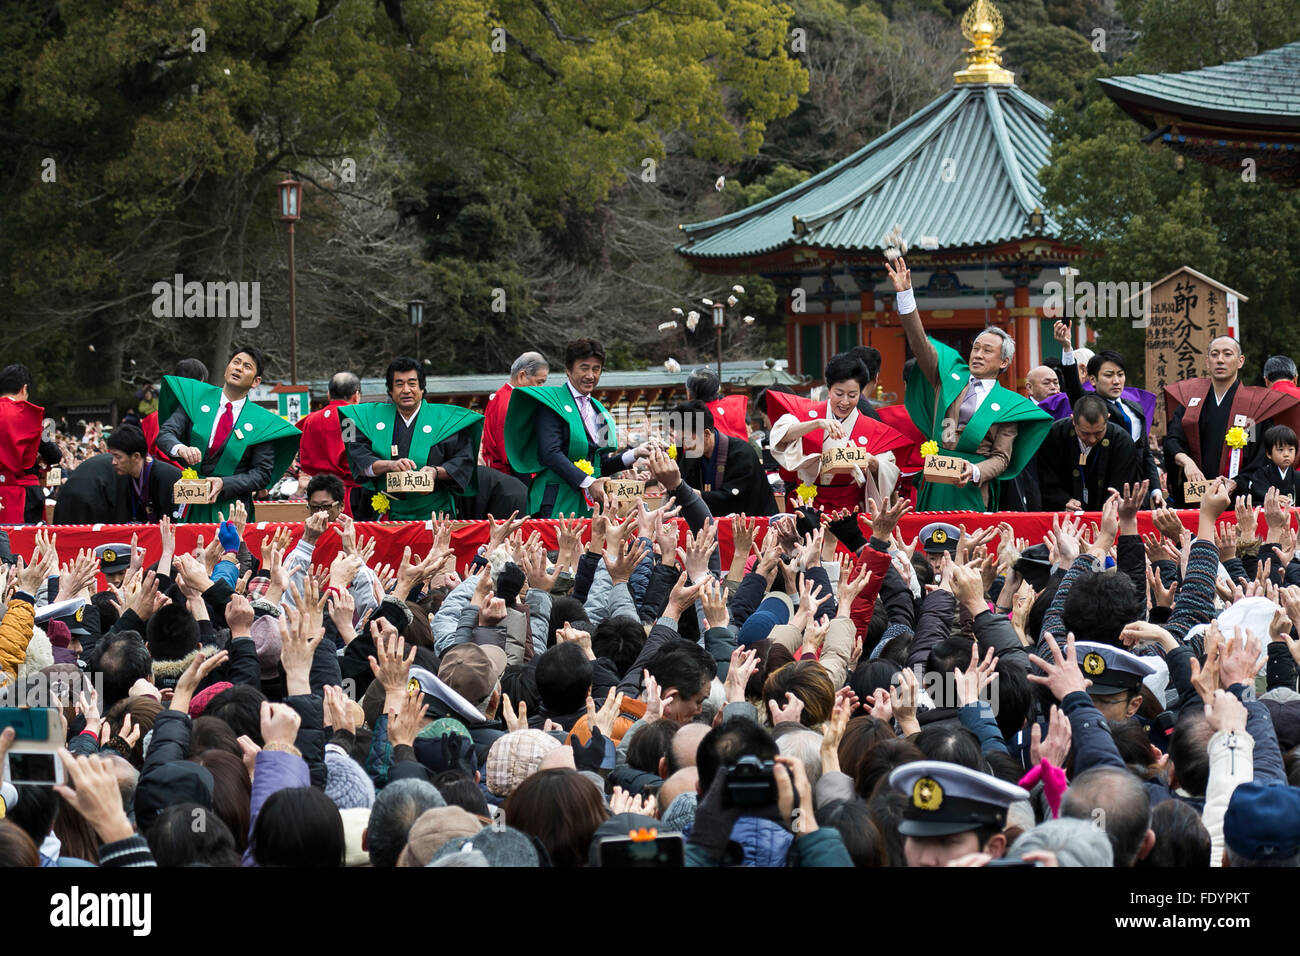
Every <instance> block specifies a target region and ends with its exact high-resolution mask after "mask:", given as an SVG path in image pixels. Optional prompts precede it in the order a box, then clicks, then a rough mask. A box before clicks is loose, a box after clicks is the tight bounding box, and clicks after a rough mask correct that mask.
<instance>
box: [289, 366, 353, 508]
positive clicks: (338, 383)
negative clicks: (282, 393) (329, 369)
mask: <svg viewBox="0 0 1300 956" xmlns="http://www.w3.org/2000/svg"><path fill="white" fill-rule="evenodd" d="M359 401H361V379H359V378H357V376H356V375H354V374H353V373H352V372H336V373H335V374H334V377H333V378H331V379H330V384H329V404H328V405H326V406H325V407H324V408H321V409H317V410H316V411H314V412H312V413H311V414H310V415H307V416H306V417H304V418H300V419H298V421H297V423H296V424H297V425H298V430H299V431H301V432H302V440H301V441H300V442H299V443H298V470H299V473H300V478H299V480H300V482H301V485H302V487H303V488H306V487H307V483H308V482H309V481H310V480H311V479H312V478H313V477H315V476H316V475H334V476H336V477H337V478H339V479H340V480H341V481H342V482H343V513H344V514H347V515H351V514H352V495H353V492H355V491H356V488H357V483H356V482H355V481H353V480H352V469H351V467H350V466H349V465H348V455H347V451H346V450H345V449H344V447H343V430H342V427H341V425H340V422H341V421H342V419H341V417H340V415H339V411H338V409H339V408H340V406H343V405H354V404H356V403H357V402H359Z"/></svg>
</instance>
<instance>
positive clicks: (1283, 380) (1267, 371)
mask: <svg viewBox="0 0 1300 956" xmlns="http://www.w3.org/2000/svg"><path fill="white" fill-rule="evenodd" d="M1296 375H1297V372H1296V367H1295V359H1293V358H1291V356H1289V355H1270V356H1269V357H1268V360H1267V361H1265V362H1264V384H1265V385H1266V386H1268V387H1269V388H1272V389H1276V390H1277V391H1279V392H1285V393H1286V394H1287V395H1294V396H1295V397H1296V398H1300V386H1297V385H1296Z"/></svg>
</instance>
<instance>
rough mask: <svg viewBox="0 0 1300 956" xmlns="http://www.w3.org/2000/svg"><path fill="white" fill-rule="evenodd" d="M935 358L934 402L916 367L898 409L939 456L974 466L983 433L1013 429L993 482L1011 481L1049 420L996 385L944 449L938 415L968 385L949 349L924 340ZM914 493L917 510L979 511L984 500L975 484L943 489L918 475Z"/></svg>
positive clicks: (959, 361)
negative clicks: (1008, 453) (1001, 426)
mask: <svg viewBox="0 0 1300 956" xmlns="http://www.w3.org/2000/svg"><path fill="white" fill-rule="evenodd" d="M930 344H931V345H933V346H934V351H935V355H936V357H937V359H938V363H937V368H938V370H939V396H938V401H936V400H935V389H934V387H933V386H931V384H930V383H929V382H928V381H927V380H926V378H925V375H924V373H923V372H922V371H921V368H920V366H919V365H918V366H916V367H914V368H913V369H912V374H911V375H909V376H908V379H907V395H906V398H905V399H904V404H905V405H906V407H907V411H908V414H909V415H911V416H912V421H913V422H915V423H916V427H917V428H919V429H920V430H921V431H922V432H923V433H924V434H925V436H926V437H927V438H929V439H931V440H932V441H935V442H938V443H939V447H940V453H941V454H944V455H950V456H952V457H955V458H965V459H966V460H967V461H971V462H974V463H975V464H979V463H980V461H982V460H983V457H982V456H981V455H978V454H976V449H978V448H979V446H980V443H981V442H983V441H984V438H985V436H986V435H987V434H988V431H989V428H991V427H992V426H993V425H997V424H1010V423H1012V422H1014V423H1015V424H1016V425H1017V426H1018V430H1017V432H1016V440H1015V443H1014V444H1013V445H1012V446H1011V461H1010V463H1009V464H1008V465H1007V468H1006V470H1005V471H1004V472H1002V474H1001V475H999V476H998V480H1005V479H1007V478H1014V477H1015V476H1016V475H1018V474H1020V469H1022V468H1024V467H1025V465H1026V463H1028V461H1029V460H1030V459H1031V458H1032V457H1033V456H1034V453H1035V452H1036V451H1038V446H1039V445H1040V444H1042V441H1043V439H1044V438H1045V437H1046V436H1047V430H1048V429H1049V428H1050V427H1051V425H1052V416H1051V415H1049V414H1047V412H1045V411H1043V410H1042V409H1041V408H1039V407H1038V406H1037V405H1035V404H1034V403H1033V402H1031V401H1030V400H1029V399H1028V398H1026V397H1025V396H1023V395H1018V394H1016V393H1015V392H1013V391H1011V389H1009V388H1006V387H1005V386H1003V385H1002V383H1001V382H998V383H995V384H994V386H993V390H992V391H991V392H990V393H989V394H988V395H987V396H986V397H985V398H984V401H983V403H982V404H981V405H980V407H979V409H978V410H977V411H976V412H975V414H974V415H972V416H971V419H970V421H969V422H967V423H966V427H965V428H964V429H962V433H961V435H960V437H958V439H957V443H956V446H955V447H949V446H948V445H947V444H945V442H944V440H943V430H944V422H943V414H944V412H946V411H947V410H948V409H949V408H950V407H951V406H952V403H953V402H955V401H956V400H957V399H958V397H959V396H960V395H961V393H962V392H963V391H964V390H965V388H966V383H967V382H969V381H970V366H968V365H967V364H966V362H965V361H964V360H963V359H962V357H961V355H959V354H958V353H957V351H956V350H955V349H952V348H949V347H948V346H946V345H944V344H943V343H942V342H936V341H935V340H934V339H930ZM917 481H918V483H919V485H918V487H919V490H918V493H917V503H916V510H917V511H984V510H985V505H984V496H983V494H982V493H981V491H980V488H979V486H978V485H976V484H975V483H974V482H968V483H967V484H966V485H962V486H958V485H945V484H939V483H938V482H933V483H932V482H927V481H925V479H924V478H921V477H920V476H918V477H917ZM997 489H998V486H997V483H996V482H995V483H994V486H993V489H992V492H991V495H990V498H991V501H990V503H991V505H992V507H993V508H994V509H996V507H997Z"/></svg>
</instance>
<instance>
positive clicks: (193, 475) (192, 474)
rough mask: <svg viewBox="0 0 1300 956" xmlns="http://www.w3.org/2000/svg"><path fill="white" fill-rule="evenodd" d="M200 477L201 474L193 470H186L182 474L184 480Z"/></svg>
mask: <svg viewBox="0 0 1300 956" xmlns="http://www.w3.org/2000/svg"><path fill="white" fill-rule="evenodd" d="M198 476H199V473H198V472H197V471H195V470H194V469H193V468H186V469H185V470H184V471H182V472H181V477H182V478H197V477H198Z"/></svg>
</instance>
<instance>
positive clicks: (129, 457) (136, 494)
mask: <svg viewBox="0 0 1300 956" xmlns="http://www.w3.org/2000/svg"><path fill="white" fill-rule="evenodd" d="M180 477H181V470H180V469H179V468H177V467H176V466H175V465H170V464H168V463H167V462H165V461H158V460H157V459H155V458H151V457H149V444H148V442H147V441H146V440H145V437H144V432H142V431H141V430H140V429H139V428H137V427H136V426H134V425H119V426H118V427H117V428H116V429H115V430H114V432H113V434H111V435H110V436H109V437H108V453H107V454H104V455H95V456H93V457H91V458H87V459H86V460H85V461H83V462H82V463H81V464H80V465H78V466H77V467H76V468H74V469H73V470H72V471H71V472H69V473H68V478H67V481H66V482H64V484H63V487H61V488H60V489H59V496H58V501H57V502H56V503H55V505H54V521H53V523H54V524H141V523H144V524H157V523H158V522H159V521H160V520H161V519H162V518H164V517H168V518H170V517H174V515H173V512H174V511H175V510H176V504H175V502H174V501H173V500H172V487H173V486H174V485H175V484H176V482H177V481H179V480H180Z"/></svg>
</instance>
